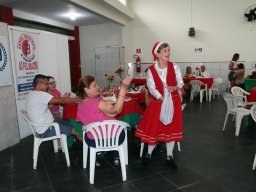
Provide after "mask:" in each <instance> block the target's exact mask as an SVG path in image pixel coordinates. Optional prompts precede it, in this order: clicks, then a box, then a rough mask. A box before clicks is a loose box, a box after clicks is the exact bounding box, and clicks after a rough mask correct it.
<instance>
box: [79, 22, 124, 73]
mask: <svg viewBox="0 0 256 192" xmlns="http://www.w3.org/2000/svg"><path fill="white" fill-rule="evenodd" d="M111 45H118V46H121V45H122V26H121V25H118V24H115V23H108V24H100V25H89V26H83V27H80V54H81V71H82V76H83V75H92V76H95V56H94V48H97V47H106V46H111Z"/></svg>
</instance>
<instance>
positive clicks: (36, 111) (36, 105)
mask: <svg viewBox="0 0 256 192" xmlns="http://www.w3.org/2000/svg"><path fill="white" fill-rule="evenodd" d="M33 84H34V90H33V91H31V92H30V93H29V95H28V97H27V100H26V107H27V112H28V116H29V118H30V120H31V121H32V122H33V123H37V124H40V123H52V122H57V123H58V124H59V126H60V133H61V134H65V135H67V136H69V135H70V134H72V135H74V136H75V137H76V138H77V139H78V140H79V141H82V138H81V137H80V136H79V134H78V133H77V132H75V130H74V129H73V128H72V126H71V124H70V123H69V122H68V121H66V120H62V119H56V120H54V118H53V116H52V113H51V111H50V110H49V105H59V104H68V103H76V102H79V101H80V100H81V99H80V98H69V97H54V96H52V95H50V94H49V93H48V92H47V91H48V86H49V84H48V79H47V77H46V76H45V75H41V74H39V75H36V76H35V78H34V81H33ZM36 132H37V134H38V135H39V136H40V137H42V138H45V137H50V136H54V135H56V133H55V129H54V128H52V127H49V128H45V127H38V128H37V130H36Z"/></svg>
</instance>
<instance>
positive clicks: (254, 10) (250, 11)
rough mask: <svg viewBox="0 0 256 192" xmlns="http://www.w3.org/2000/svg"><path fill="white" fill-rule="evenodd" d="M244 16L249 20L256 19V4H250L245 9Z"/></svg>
mask: <svg viewBox="0 0 256 192" xmlns="http://www.w3.org/2000/svg"><path fill="white" fill-rule="evenodd" d="M244 18H245V20H246V21H248V22H251V21H255V20H256V4H253V5H250V6H249V7H247V8H246V9H245V10H244Z"/></svg>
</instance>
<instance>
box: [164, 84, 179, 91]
mask: <svg viewBox="0 0 256 192" xmlns="http://www.w3.org/2000/svg"><path fill="white" fill-rule="evenodd" d="M178 89H179V87H178V86H177V85H176V86H169V87H167V90H168V92H169V93H172V92H174V91H177V90H178Z"/></svg>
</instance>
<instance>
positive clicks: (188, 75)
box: [185, 66, 194, 77]
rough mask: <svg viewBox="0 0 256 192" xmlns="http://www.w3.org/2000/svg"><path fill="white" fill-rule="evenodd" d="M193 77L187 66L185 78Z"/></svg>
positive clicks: (190, 69)
mask: <svg viewBox="0 0 256 192" xmlns="http://www.w3.org/2000/svg"><path fill="white" fill-rule="evenodd" d="M193 76H194V73H193V72H192V68H191V67H190V66H187V67H186V73H185V77H193Z"/></svg>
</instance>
